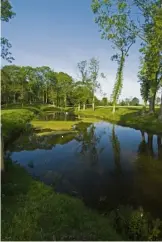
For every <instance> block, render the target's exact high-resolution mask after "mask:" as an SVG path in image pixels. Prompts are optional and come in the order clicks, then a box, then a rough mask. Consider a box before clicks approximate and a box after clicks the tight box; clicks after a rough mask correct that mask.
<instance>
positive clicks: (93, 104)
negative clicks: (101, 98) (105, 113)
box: [92, 96, 95, 111]
mask: <svg viewBox="0 0 162 242" xmlns="http://www.w3.org/2000/svg"><path fill="white" fill-rule="evenodd" d="M92 109H93V111H95V101H94V96H93V99H92Z"/></svg>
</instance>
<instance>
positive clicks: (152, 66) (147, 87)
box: [134, 0, 162, 113]
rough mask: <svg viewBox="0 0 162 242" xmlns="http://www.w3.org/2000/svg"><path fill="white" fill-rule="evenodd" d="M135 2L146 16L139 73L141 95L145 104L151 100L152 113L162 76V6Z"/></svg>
mask: <svg viewBox="0 0 162 242" xmlns="http://www.w3.org/2000/svg"><path fill="white" fill-rule="evenodd" d="M134 1H135V3H136V5H137V7H138V8H139V9H140V11H141V12H142V14H143V16H144V24H142V28H141V30H142V36H143V38H142V39H143V41H144V42H143V43H142V46H143V47H142V48H141V50H140V51H141V52H142V54H143V58H142V61H141V63H142V66H141V70H140V73H139V77H140V82H141V93H142V96H143V99H144V102H145V103H146V102H147V100H149V111H150V112H151V113H152V112H154V111H155V99H156V93H157V91H158V89H159V87H160V79H161V76H162V67H161V66H162V55H161V53H162V28H161V27H160V26H162V5H161V0H154V1H152V0H147V1H146V0H144V1H143V0H134ZM155 36H156V38H155Z"/></svg>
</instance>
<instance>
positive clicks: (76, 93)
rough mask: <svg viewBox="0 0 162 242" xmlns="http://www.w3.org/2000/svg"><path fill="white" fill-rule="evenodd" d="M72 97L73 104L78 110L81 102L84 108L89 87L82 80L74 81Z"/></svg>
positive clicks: (89, 93)
mask: <svg viewBox="0 0 162 242" xmlns="http://www.w3.org/2000/svg"><path fill="white" fill-rule="evenodd" d="M72 95H73V99H74V103H75V105H78V111H80V108H81V104H82V105H83V110H85V105H86V102H87V101H88V99H89V98H90V96H91V92H90V89H89V88H88V87H87V86H86V85H85V84H84V83H83V82H80V81H78V82H76V83H75V86H74V90H73V94H72Z"/></svg>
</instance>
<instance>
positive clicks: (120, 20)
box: [92, 0, 137, 112]
mask: <svg viewBox="0 0 162 242" xmlns="http://www.w3.org/2000/svg"><path fill="white" fill-rule="evenodd" d="M92 10H93V12H94V14H95V15H96V18H95V22H96V23H97V24H98V25H99V27H100V32H101V36H102V38H103V39H108V40H111V41H112V43H113V49H114V50H115V51H116V54H115V55H114V56H113V57H112V60H116V61H117V63H118V69H117V74H116V82H115V85H114V89H113V93H112V99H113V112H115V106H116V103H117V100H118V98H119V96H120V93H121V90H122V85H123V69H124V64H125V60H126V57H127V56H128V53H129V49H130V48H131V46H132V45H133V44H134V43H135V38H136V35H137V31H136V26H135V24H134V22H133V21H132V20H130V6H129V5H128V3H127V1H126V0H124V1H120V0H113V1H112V0H111V1H110V0H92Z"/></svg>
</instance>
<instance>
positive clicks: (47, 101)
mask: <svg viewBox="0 0 162 242" xmlns="http://www.w3.org/2000/svg"><path fill="white" fill-rule="evenodd" d="M47 103H48V91H47V90H46V104H47Z"/></svg>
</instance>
